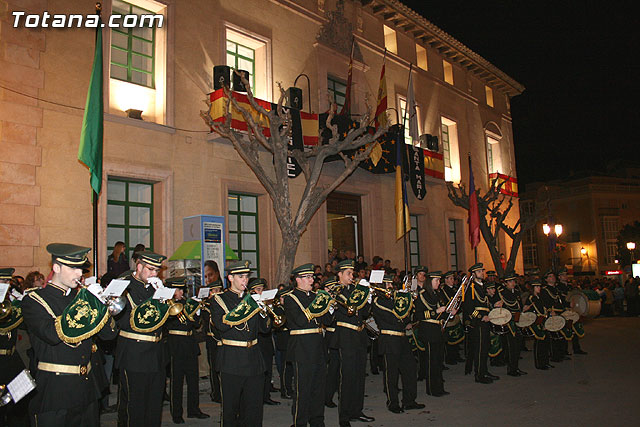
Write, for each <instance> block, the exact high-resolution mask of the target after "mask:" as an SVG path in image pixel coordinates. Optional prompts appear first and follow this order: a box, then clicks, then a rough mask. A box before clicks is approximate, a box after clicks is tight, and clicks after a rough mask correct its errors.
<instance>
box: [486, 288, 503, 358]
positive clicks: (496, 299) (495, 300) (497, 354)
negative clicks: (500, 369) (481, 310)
mask: <svg viewBox="0 0 640 427" xmlns="http://www.w3.org/2000/svg"><path fill="white" fill-rule="evenodd" d="M484 289H485V290H486V291H487V299H488V300H489V307H490V308H491V309H494V308H502V301H501V300H500V295H499V294H498V293H497V291H496V282H493V281H491V282H490V281H487V282H485V284H484ZM503 349H504V348H503V346H502V340H501V335H499V334H497V333H496V332H494V331H493V327H492V326H491V325H489V364H490V365H491V366H504V365H505V364H506V362H505V355H504V351H503Z"/></svg>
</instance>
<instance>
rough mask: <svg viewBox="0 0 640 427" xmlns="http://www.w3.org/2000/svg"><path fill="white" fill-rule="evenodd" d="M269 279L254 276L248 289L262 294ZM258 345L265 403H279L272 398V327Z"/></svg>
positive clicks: (259, 335) (262, 334) (260, 336)
mask: <svg viewBox="0 0 640 427" xmlns="http://www.w3.org/2000/svg"><path fill="white" fill-rule="evenodd" d="M266 285H267V281H266V280H265V279H263V278H261V277H252V278H251V279H249V285H248V286H247V288H248V290H249V292H250V293H252V294H257V295H261V294H262V291H264V288H265V286H266ZM258 347H260V351H261V352H262V358H263V359H264V365H265V371H264V387H263V390H262V393H263V403H264V404H265V405H279V404H280V402H278V401H277V400H273V399H271V377H272V375H273V354H274V353H275V351H274V348H273V335H272V332H271V329H269V331H267V332H266V333H259V334H258Z"/></svg>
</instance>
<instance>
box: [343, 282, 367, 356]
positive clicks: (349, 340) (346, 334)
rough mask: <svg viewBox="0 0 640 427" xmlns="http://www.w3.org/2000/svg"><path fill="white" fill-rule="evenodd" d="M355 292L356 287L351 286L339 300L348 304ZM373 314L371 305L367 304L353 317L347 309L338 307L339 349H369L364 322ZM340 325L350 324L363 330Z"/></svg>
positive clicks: (346, 288)
mask: <svg viewBox="0 0 640 427" xmlns="http://www.w3.org/2000/svg"><path fill="white" fill-rule="evenodd" d="M354 290H355V286H353V285H349V286H345V287H344V288H342V290H341V291H340V293H339V294H338V298H339V299H340V300H341V301H343V302H345V303H346V302H347V300H348V299H349V297H350V296H351V293H352V292H353V291H354ZM370 314H371V304H369V303H367V304H365V305H364V306H363V307H362V308H361V309H360V310H357V311H356V312H355V314H354V315H353V316H349V314H348V313H347V309H346V308H345V307H343V306H342V305H338V309H337V310H336V312H335V316H336V332H335V333H336V337H337V340H338V342H337V344H338V348H345V347H352V346H354V345H357V346H362V347H367V344H368V343H369V336H368V335H367V331H365V330H364V326H363V325H364V322H365V320H367V318H368V317H369V315H370ZM340 323H348V324H349V325H352V326H353V327H355V328H358V329H359V328H363V329H362V330H360V331H357V330H355V329H352V328H348V327H343V326H340Z"/></svg>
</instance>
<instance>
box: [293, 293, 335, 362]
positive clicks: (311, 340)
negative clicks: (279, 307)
mask: <svg viewBox="0 0 640 427" xmlns="http://www.w3.org/2000/svg"><path fill="white" fill-rule="evenodd" d="M315 297H316V293H315V292H313V291H303V290H301V289H298V288H296V289H294V290H293V292H291V293H289V294H287V295H286V296H285V297H284V312H285V316H286V318H287V327H288V328H289V339H288V343H287V361H291V362H296V361H297V362H304V363H309V364H322V363H326V359H327V352H326V349H325V345H324V340H323V336H322V332H315V333H305V334H297V333H296V331H305V330H313V329H320V328H321V327H322V325H329V324H331V322H332V321H333V315H331V314H329V312H327V313H325V314H324V315H323V316H320V317H315V318H313V319H311V320H309V319H307V316H306V315H305V314H304V311H303V310H304V309H305V308H307V307H309V305H310V304H311V302H312V301H313V299H314V298H315Z"/></svg>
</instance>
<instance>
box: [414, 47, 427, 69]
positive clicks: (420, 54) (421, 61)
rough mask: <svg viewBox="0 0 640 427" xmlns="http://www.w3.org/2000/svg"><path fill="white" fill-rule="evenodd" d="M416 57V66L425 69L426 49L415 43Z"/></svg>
mask: <svg viewBox="0 0 640 427" xmlns="http://www.w3.org/2000/svg"><path fill="white" fill-rule="evenodd" d="M416 59H417V62H418V67H420V68H422V69H423V70H426V69H427V50H426V49H425V48H423V47H422V46H420V45H419V44H417V45H416Z"/></svg>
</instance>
